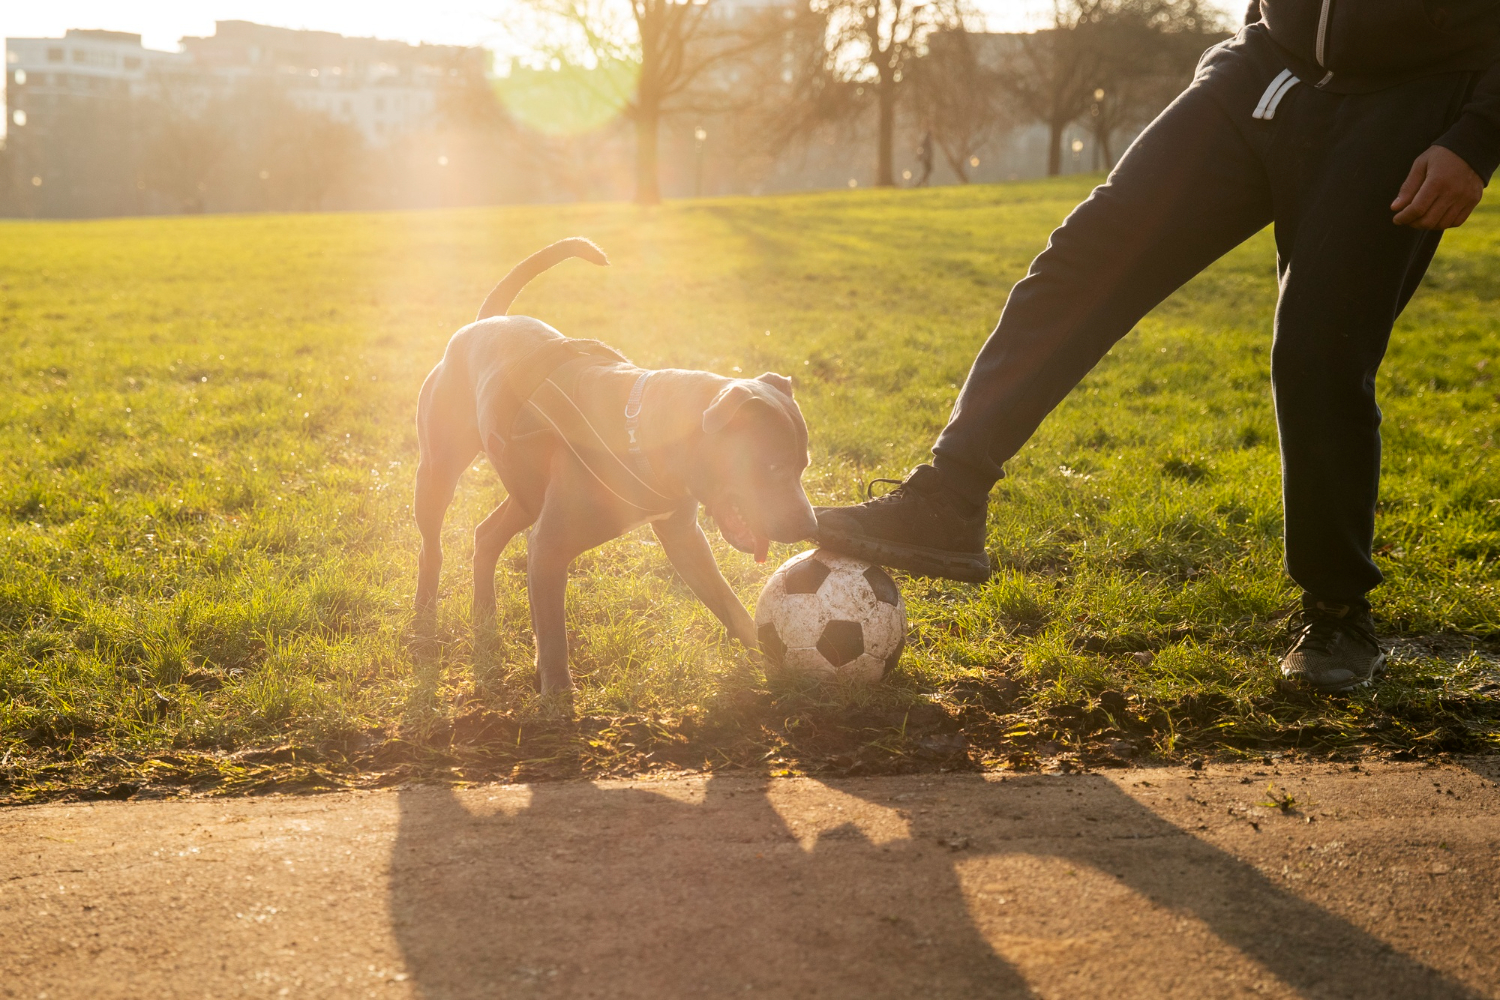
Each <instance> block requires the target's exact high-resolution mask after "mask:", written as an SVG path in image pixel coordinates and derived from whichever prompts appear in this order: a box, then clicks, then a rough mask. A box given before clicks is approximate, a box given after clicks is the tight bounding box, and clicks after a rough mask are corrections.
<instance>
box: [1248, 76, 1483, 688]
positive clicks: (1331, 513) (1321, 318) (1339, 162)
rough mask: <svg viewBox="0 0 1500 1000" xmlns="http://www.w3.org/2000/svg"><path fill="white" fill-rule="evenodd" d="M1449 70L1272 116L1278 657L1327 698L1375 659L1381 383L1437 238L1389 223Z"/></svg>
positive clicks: (1449, 80) (1446, 102)
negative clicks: (1284, 640) (1294, 622)
mask: <svg viewBox="0 0 1500 1000" xmlns="http://www.w3.org/2000/svg"><path fill="white" fill-rule="evenodd" d="M1465 90H1466V84H1465V81H1464V80H1462V79H1461V78H1458V77H1454V76H1449V77H1438V78H1432V79H1427V80H1421V81H1416V82H1414V83H1410V84H1406V85H1404V86H1401V87H1395V88H1391V89H1389V90H1385V91H1380V92H1378V93H1374V94H1359V95H1337V94H1326V93H1323V92H1321V91H1317V90H1314V89H1312V88H1307V89H1306V90H1305V91H1304V92H1303V93H1300V94H1298V93H1291V94H1288V95H1287V98H1286V99H1285V100H1283V102H1282V105H1281V108H1280V110H1279V112H1278V115H1277V117H1278V119H1279V120H1281V121H1280V124H1282V126H1283V127H1284V128H1285V129H1286V130H1287V133H1286V134H1287V135H1288V136H1298V137H1301V136H1322V137H1323V140H1322V141H1321V142H1317V143H1311V142H1306V141H1287V142H1285V143H1279V144H1275V145H1273V146H1272V148H1271V151H1270V154H1269V156H1268V165H1269V169H1270V171H1271V176H1272V185H1273V191H1274V194H1275V201H1276V206H1277V207H1276V242H1277V251H1278V270H1279V273H1280V275H1281V301H1280V303H1279V305H1278V307H1277V312H1276V339H1275V344H1274V346H1273V348H1272V353H1271V381H1272V386H1273V391H1274V395H1275V399H1276V420H1277V425H1278V428H1279V430H1280V434H1281V464H1282V492H1283V505H1284V508H1285V513H1286V528H1285V534H1286V564H1287V570H1288V572H1289V573H1290V574H1291V576H1292V579H1293V580H1295V581H1296V582H1297V584H1298V585H1299V586H1301V587H1302V588H1303V591H1304V594H1303V617H1302V628H1301V631H1300V634H1299V635H1298V637H1297V641H1296V642H1295V644H1294V645H1293V648H1292V649H1291V651H1290V652H1289V653H1288V654H1287V656H1286V658H1285V659H1284V660H1283V661H1282V673H1283V674H1284V675H1285V676H1287V677H1288V678H1291V679H1294V680H1297V681H1299V682H1302V683H1306V684H1308V685H1310V686H1312V687H1314V688H1317V689H1319V690H1323V691H1343V690H1348V689H1349V688H1352V687H1357V686H1359V685H1361V684H1364V683H1368V682H1369V681H1370V680H1371V679H1372V678H1373V677H1374V676H1375V674H1377V673H1378V672H1379V671H1380V670H1381V668H1382V667H1383V666H1384V661H1385V657H1384V654H1383V653H1382V652H1381V650H1380V647H1379V643H1378V641H1377V639H1376V636H1375V628H1374V621H1373V618H1372V616H1371V613H1370V605H1369V603H1368V601H1367V600H1366V596H1365V595H1366V593H1367V592H1368V591H1370V590H1371V589H1372V588H1374V587H1375V586H1376V585H1377V584H1379V583H1380V581H1381V579H1382V577H1381V573H1380V570H1379V569H1378V568H1377V567H1376V565H1375V562H1374V560H1373V558H1372V557H1371V551H1370V550H1371V546H1372V543H1373V539H1374V531H1375V504H1376V499H1377V496H1378V490H1379V483H1380V419H1381V417H1380V408H1379V406H1377V405H1376V401H1375V374H1376V370H1377V369H1378V368H1379V367H1380V361H1381V359H1382V357H1383V356H1384V355H1385V349H1386V344H1387V342H1388V340H1389V339H1390V333H1391V328H1392V326H1393V325H1394V323H1395V320H1396V317H1397V316H1398V315H1399V314H1400V313H1401V310H1402V309H1403V308H1405V306H1406V303H1407V301H1408V300H1409V299H1410V298H1411V296H1412V293H1413V292H1415V291H1416V288H1417V285H1418V284H1419V283H1420V281H1421V279H1422V275H1423V273H1424V272H1425V271H1426V269H1427V265H1428V264H1429V263H1430V262H1431V260H1432V255H1433V253H1434V252H1435V251H1436V250H1437V246H1438V241H1439V239H1440V238H1441V234H1440V233H1437V232H1430V231H1421V230H1415V229H1409V228H1406V227H1402V226H1397V225H1395V224H1394V223H1393V222H1392V221H1391V220H1392V215H1393V213H1392V212H1391V210H1390V203H1391V200H1392V199H1393V198H1394V197H1395V192H1396V191H1397V190H1399V189H1400V186H1401V182H1402V181H1403V180H1404V179H1405V177H1406V174H1407V171H1408V170H1410V168H1411V164H1412V161H1413V160H1415V159H1416V158H1417V157H1418V156H1419V155H1420V154H1421V153H1422V152H1423V151H1425V150H1426V149H1427V148H1428V146H1429V145H1430V144H1431V143H1432V141H1433V140H1434V139H1436V138H1437V137H1438V136H1439V135H1441V134H1442V133H1443V131H1444V130H1445V129H1446V128H1447V126H1448V124H1449V123H1450V122H1451V121H1452V119H1453V117H1454V116H1455V115H1456V114H1457V113H1458V110H1459V107H1460V106H1461V104H1462V102H1463V98H1464V93H1465Z"/></svg>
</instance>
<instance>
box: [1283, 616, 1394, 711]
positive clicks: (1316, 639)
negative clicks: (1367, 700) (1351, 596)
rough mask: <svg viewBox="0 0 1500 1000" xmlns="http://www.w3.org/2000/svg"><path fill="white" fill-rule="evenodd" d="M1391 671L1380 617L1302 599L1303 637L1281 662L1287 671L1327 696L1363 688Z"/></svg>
mask: <svg viewBox="0 0 1500 1000" xmlns="http://www.w3.org/2000/svg"><path fill="white" fill-rule="evenodd" d="M1384 670H1385V653H1384V652H1382V651H1381V649H1380V643H1379V641H1378V640H1377V639H1376V638H1375V620H1374V619H1373V618H1371V617H1370V612H1368V611H1366V610H1364V609H1363V608H1352V607H1350V606H1349V605H1347V604H1329V603H1326V602H1324V601H1313V600H1311V599H1307V600H1304V601H1303V602H1302V615H1301V621H1300V622H1299V623H1298V628H1297V640H1296V642H1294V643H1293V644H1292V648H1291V651H1290V652H1288V653H1287V654H1286V656H1285V657H1283V658H1282V660H1281V675H1282V676H1283V677H1285V678H1287V679H1288V680H1291V681H1298V682H1301V683H1303V684H1306V685H1307V686H1308V687H1310V688H1313V689H1314V690H1317V691H1322V692H1324V693H1325V694H1335V693H1337V692H1340V691H1349V690H1352V689H1354V688H1357V687H1363V686H1364V685H1366V684H1368V683H1370V681H1372V680H1374V679H1375V675H1376V674H1379V673H1381V672H1382V671H1384Z"/></svg>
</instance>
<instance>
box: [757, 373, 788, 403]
mask: <svg viewBox="0 0 1500 1000" xmlns="http://www.w3.org/2000/svg"><path fill="white" fill-rule="evenodd" d="M755 381H757V382H764V383H765V384H766V385H768V386H770V387H771V388H772V389H775V390H776V391H777V392H779V393H781V394H782V395H783V396H785V397H786V398H787V399H791V398H792V380H791V379H790V378H788V377H787V376H785V375H777V374H776V373H775V372H766V373H765V374H764V375H761V376H758V377H757V378H756V380H755Z"/></svg>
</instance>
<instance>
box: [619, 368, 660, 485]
mask: <svg viewBox="0 0 1500 1000" xmlns="http://www.w3.org/2000/svg"><path fill="white" fill-rule="evenodd" d="M650 378H651V373H650V372H649V371H644V372H641V374H640V377H639V378H637V379H636V380H635V385H633V386H631V387H630V398H629V399H627V400H626V401H625V440H626V442H627V443H628V445H629V449H630V460H631V461H632V462H634V463H635V469H636V472H638V473H640V476H641V478H642V479H643V480H645V481H646V482H648V483H649V482H653V481H655V480H656V472H655V470H654V469H652V468H651V459H650V457H648V456H647V455H646V453H645V452H644V451H643V450H642V449H641V440H640V429H641V400H642V399H643V398H645V395H646V382H647V381H648V380H649V379H650Z"/></svg>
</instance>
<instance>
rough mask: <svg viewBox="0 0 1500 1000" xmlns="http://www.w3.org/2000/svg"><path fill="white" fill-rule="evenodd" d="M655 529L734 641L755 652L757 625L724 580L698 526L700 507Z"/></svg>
mask: <svg viewBox="0 0 1500 1000" xmlns="http://www.w3.org/2000/svg"><path fill="white" fill-rule="evenodd" d="M651 527H652V529H653V530H655V532H656V537H657V538H658V539H659V540H660V541H661V547H662V549H663V550H665V552H666V553H667V558H668V559H669V560H671V562H672V568H673V569H675V570H677V572H678V573H679V574H680V575H681V576H682V578H683V579H684V580H685V581H687V585H688V586H689V587H690V588H692V591H693V593H695V594H697V595H698V599H699V600H701V601H702V602H703V603H704V604H705V605H707V607H708V610H710V611H712V612H713V613H714V617H715V618H717V619H719V621H721V622H723V623H724V627H725V628H726V629H728V630H729V634H730V635H731V636H732V637H733V638H735V639H738V640H739V641H740V642H742V643H744V644H745V645H746V646H749V647H750V648H751V649H755V648H756V647H757V645H758V642H757V640H756V637H755V622H754V620H753V619H752V618H751V617H750V613H749V612H748V611H746V610H745V606H744V605H743V604H741V603H740V598H739V595H738V594H736V593H735V592H734V590H733V588H731V587H730V586H729V581H728V580H725V579H724V574H723V573H720V572H719V564H718V563H717V562H716V561H715V560H714V550H713V548H712V547H711V546H710V545H709V544H708V538H707V537H706V536H705V535H704V534H703V529H702V528H700V527H699V526H698V504H697V503H691V504H688V505H686V506H684V507H682V508H681V509H680V510H678V511H677V512H676V513H674V514H673V515H672V516H671V517H669V518H665V519H663V520H661V521H653V522H651Z"/></svg>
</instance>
